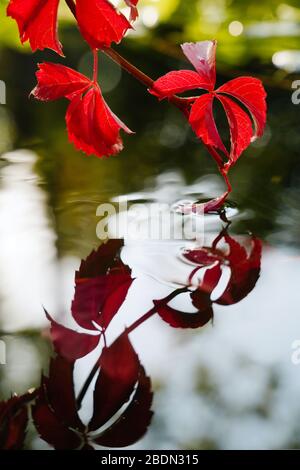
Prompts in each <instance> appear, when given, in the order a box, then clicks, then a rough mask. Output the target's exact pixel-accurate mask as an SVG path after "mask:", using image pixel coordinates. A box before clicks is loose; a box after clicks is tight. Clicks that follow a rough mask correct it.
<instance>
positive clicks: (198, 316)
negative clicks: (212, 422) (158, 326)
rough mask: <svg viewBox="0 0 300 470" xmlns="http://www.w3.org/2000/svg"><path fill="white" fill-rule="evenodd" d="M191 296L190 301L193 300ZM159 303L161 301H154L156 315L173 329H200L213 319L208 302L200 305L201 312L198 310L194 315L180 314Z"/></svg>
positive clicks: (180, 312)
mask: <svg viewBox="0 0 300 470" xmlns="http://www.w3.org/2000/svg"><path fill="white" fill-rule="evenodd" d="M192 295H193V294H192ZM192 295H191V299H192V298H193V297H192ZM206 300H207V299H206ZM160 302H161V301H154V305H156V310H157V313H158V314H159V316H160V317H161V318H162V319H163V320H164V321H165V322H166V323H168V324H169V325H170V326H172V327H173V328H200V327H202V326H204V325H206V323H208V322H209V321H210V320H211V319H212V317H213V310H212V307H211V302H208V303H207V304H206V305H203V304H201V310H200V309H199V311H198V312H195V313H187V312H182V311H180V310H177V309H175V308H172V307H170V306H169V305H167V304H165V305H162V304H161V303H160ZM193 304H194V302H193ZM194 306H195V307H196V308H199V307H200V305H198V304H197V303H195V304H194ZM202 307H203V308H202Z"/></svg>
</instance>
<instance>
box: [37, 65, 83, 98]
mask: <svg viewBox="0 0 300 470" xmlns="http://www.w3.org/2000/svg"><path fill="white" fill-rule="evenodd" d="M36 78H37V81H38V84H37V86H36V87H35V88H34V89H33V90H32V92H31V93H32V95H33V96H34V97H35V98H36V99H38V100H41V101H51V100H57V99H59V98H68V99H72V98H74V97H75V96H76V95H77V94H78V93H79V94H82V93H83V92H84V91H86V90H87V89H88V88H89V87H91V86H92V82H91V80H90V79H89V78H87V77H85V76H84V75H82V74H81V73H79V72H77V71H76V70H73V69H71V68H69V67H65V66H64V65H60V64H52V63H50V62H44V63H43V64H39V70H38V71H37V72H36Z"/></svg>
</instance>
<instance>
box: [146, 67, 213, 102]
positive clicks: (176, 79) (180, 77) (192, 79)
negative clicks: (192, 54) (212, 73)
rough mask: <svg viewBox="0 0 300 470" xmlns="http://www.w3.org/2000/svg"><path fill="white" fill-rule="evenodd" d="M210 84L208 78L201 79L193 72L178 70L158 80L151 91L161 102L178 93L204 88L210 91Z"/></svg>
mask: <svg viewBox="0 0 300 470" xmlns="http://www.w3.org/2000/svg"><path fill="white" fill-rule="evenodd" d="M209 86H210V82H209V80H208V79H207V78H206V77H201V75H199V74H198V73H197V72H194V71H193V70H178V71H175V72H169V73H167V74H166V75H163V76H162V77H161V78H159V79H158V80H156V82H155V85H154V87H153V88H152V89H151V90H150V92H151V93H152V95H155V96H157V98H159V99H160V100H162V99H164V98H170V97H171V96H174V95H176V94H177V93H182V92H184V91H188V90H195V89H197V88H203V89H205V90H209Z"/></svg>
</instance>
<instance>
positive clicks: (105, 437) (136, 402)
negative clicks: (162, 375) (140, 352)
mask: <svg viewBox="0 0 300 470" xmlns="http://www.w3.org/2000/svg"><path fill="white" fill-rule="evenodd" d="M152 398H153V394H152V392H151V382H150V379H149V377H147V376H146V375H145V371H144V369H143V368H142V367H141V368H140V373H139V377H138V385H137V388H136V391H135V393H134V395H133V397H132V399H131V401H130V404H129V405H128V406H127V408H126V410H125V411H124V412H123V413H122V414H121V416H120V417H119V418H118V419H117V421H116V422H115V423H113V424H112V425H111V426H110V427H109V428H108V429H106V430H105V431H104V432H103V433H102V434H101V435H100V436H98V437H95V438H94V439H93V440H94V442H95V443H96V444H98V445H101V446H105V447H126V446H129V445H131V444H134V443H135V442H136V441H138V440H139V439H141V438H142V437H143V435H144V434H145V432H146V431H147V428H148V426H149V424H150V422H151V419H152V416H153V412H152V411H151V404H152Z"/></svg>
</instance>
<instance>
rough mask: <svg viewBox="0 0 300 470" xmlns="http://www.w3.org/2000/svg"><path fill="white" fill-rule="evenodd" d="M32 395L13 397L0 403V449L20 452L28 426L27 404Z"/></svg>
mask: <svg viewBox="0 0 300 470" xmlns="http://www.w3.org/2000/svg"><path fill="white" fill-rule="evenodd" d="M33 397H34V395H33V394H30V393H27V394H25V395H23V396H13V397H12V398H10V399H9V400H7V401H2V402H0V449H2V450H21V449H22V448H23V445H24V440H25V436H26V429H27V424H28V410H27V403H28V402H29V401H31V400H32V399H33Z"/></svg>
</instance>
